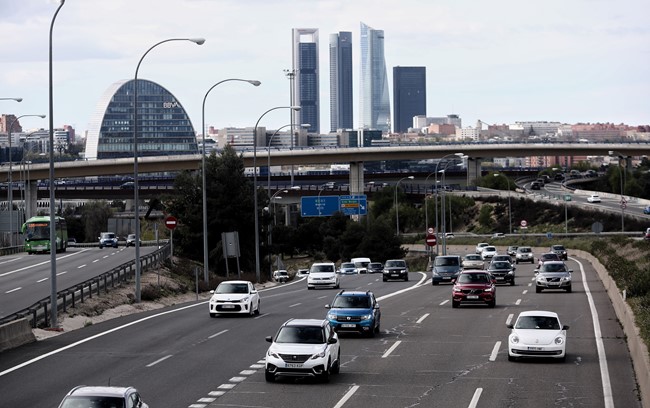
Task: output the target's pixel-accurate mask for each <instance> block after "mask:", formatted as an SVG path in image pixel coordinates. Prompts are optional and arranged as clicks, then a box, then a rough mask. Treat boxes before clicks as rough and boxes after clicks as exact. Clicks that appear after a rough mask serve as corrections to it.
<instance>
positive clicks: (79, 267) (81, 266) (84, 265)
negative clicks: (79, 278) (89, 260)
mask: <svg viewBox="0 0 650 408" xmlns="http://www.w3.org/2000/svg"><path fill="white" fill-rule="evenodd" d="M85 267H86V264H83V265H79V266H77V269H81V268H85Z"/></svg>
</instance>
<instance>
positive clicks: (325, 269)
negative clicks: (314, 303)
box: [307, 262, 339, 289]
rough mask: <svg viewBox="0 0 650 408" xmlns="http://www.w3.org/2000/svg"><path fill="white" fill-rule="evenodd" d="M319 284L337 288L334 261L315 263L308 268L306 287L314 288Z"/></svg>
mask: <svg viewBox="0 0 650 408" xmlns="http://www.w3.org/2000/svg"><path fill="white" fill-rule="evenodd" d="M319 286H321V287H322V286H326V287H331V288H334V289H338V288H339V275H337V274H336V265H334V262H320V263H315V264H313V265H312V266H311V268H309V275H307V289H314V288H315V287H319Z"/></svg>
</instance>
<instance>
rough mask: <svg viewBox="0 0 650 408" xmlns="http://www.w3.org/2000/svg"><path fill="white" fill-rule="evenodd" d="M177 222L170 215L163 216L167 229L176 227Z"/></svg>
mask: <svg viewBox="0 0 650 408" xmlns="http://www.w3.org/2000/svg"><path fill="white" fill-rule="evenodd" d="M177 223H178V220H176V217H173V216H171V215H170V216H168V217H167V218H165V227H167V229H170V230H173V229H174V228H176V224H177Z"/></svg>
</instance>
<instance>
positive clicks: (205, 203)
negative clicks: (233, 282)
mask: <svg viewBox="0 0 650 408" xmlns="http://www.w3.org/2000/svg"><path fill="white" fill-rule="evenodd" d="M228 81H241V82H248V83H249V84H251V85H253V86H260V84H261V82H260V81H257V80H254V79H239V78H229V79H224V80H222V81H219V82H217V83H216V84H214V85H212V86H211V87H210V89H208V91H207V92H206V93H205V96H204V97H203V105H202V106H201V136H202V143H203V151H202V152H201V166H202V167H201V186H202V189H203V198H202V199H203V203H202V206H203V280H204V281H205V282H206V283H207V282H208V280H209V277H208V272H209V268H208V258H209V257H208V198H207V192H206V187H205V185H206V181H205V153H206V152H205V100H206V99H208V94H209V93H210V91H212V90H213V89H214V88H215V87H216V86H217V85H219V84H222V83H224V82H228Z"/></svg>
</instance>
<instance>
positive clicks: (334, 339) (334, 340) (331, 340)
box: [327, 337, 338, 344]
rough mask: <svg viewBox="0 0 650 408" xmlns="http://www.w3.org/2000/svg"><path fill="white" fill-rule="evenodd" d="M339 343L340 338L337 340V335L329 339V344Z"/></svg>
mask: <svg viewBox="0 0 650 408" xmlns="http://www.w3.org/2000/svg"><path fill="white" fill-rule="evenodd" d="M336 343H338V340H336V337H330V338H329V339H327V344H336Z"/></svg>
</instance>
